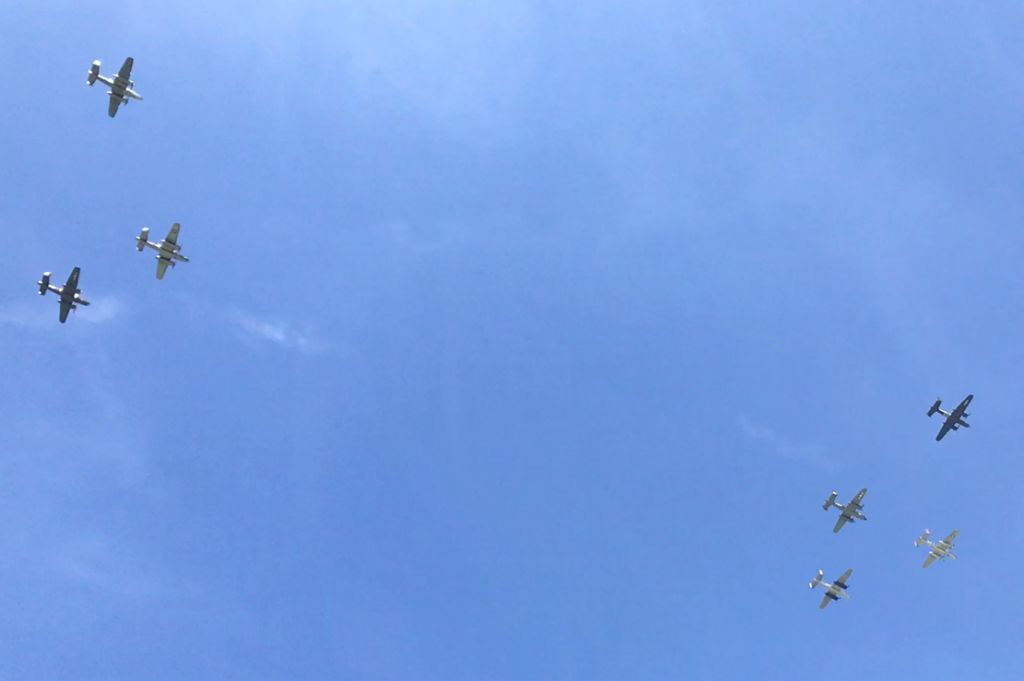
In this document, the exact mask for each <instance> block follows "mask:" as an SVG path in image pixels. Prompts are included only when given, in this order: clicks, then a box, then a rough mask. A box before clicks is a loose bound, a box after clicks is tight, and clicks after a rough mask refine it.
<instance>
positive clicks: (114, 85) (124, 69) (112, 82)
mask: <svg viewBox="0 0 1024 681" xmlns="http://www.w3.org/2000/svg"><path fill="white" fill-rule="evenodd" d="M134 63H135V60H134V59H132V58H131V57H128V58H127V59H125V60H124V64H123V65H122V66H121V70H120V71H118V72H117V75H116V76H114V77H113V78H111V77H109V76H104V75H100V60H99V59H97V60H96V61H94V62H93V63H92V66H91V67H90V68H89V78H88V80H86V81H85V82H87V83H88V84H89V85H90V86H92V84H93V83H95V82H96V81H97V80H98V81H99V82H101V83H103V84H104V85H106V86H108V87H109V88H110V89H109V90H107V94H108V95H109V96H110V102H109V104H108V105H107V114H109V116H110V117H111V118H113V117H114V116H116V115H117V108H118V107H119V106H121V105H122V104H127V103H128V100H129V99H138V100H141V99H142V95H140V94H139V93H138V92H136V91H135V90H133V89H132V87H133V86H134V85H135V83H134V82H133V81H132V80H131V75H132V64H134Z"/></svg>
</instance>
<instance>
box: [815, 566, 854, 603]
mask: <svg viewBox="0 0 1024 681" xmlns="http://www.w3.org/2000/svg"><path fill="white" fill-rule="evenodd" d="M851 574H853V568H850V569H849V570H847V571H846V572H844V573H843V574H841V575H839V579H837V580H836V581H834V582H832V583H831V584H829V583H828V582H825V581H823V580H822V578H823V577H824V576H825V571H824V570H818V574H816V575H815V576H814V579H812V580H811V582H810V584H808V585H807V586H809V587H810V588H812V589H813V588H814V587H816V586H820V587H821V588H822V589H824V590H825V595H824V596H823V597H822V599H821V605H819V606H818V607H819V608H824V607H825V606H826V605H828V604H829V603H830V602H832V601H838V600H839V599H840V598H849V597H850V594H848V593H846V580H848V579H849V578H850V575H851Z"/></svg>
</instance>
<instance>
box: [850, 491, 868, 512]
mask: <svg viewBox="0 0 1024 681" xmlns="http://www.w3.org/2000/svg"><path fill="white" fill-rule="evenodd" d="M867 493H868V488H867V487H865V488H864V489H862V490H861V491H859V492H857V496H855V497H854V498H853V499H850V503H848V504H847V505H846V507H847V508H849V509H850V510H856V509H859V508H860V502H862V501H864V495H865V494H867Z"/></svg>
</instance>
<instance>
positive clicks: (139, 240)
mask: <svg viewBox="0 0 1024 681" xmlns="http://www.w3.org/2000/svg"><path fill="white" fill-rule="evenodd" d="M148 241H149V227H143V228H142V231H141V232H139V235H138V236H137V237H135V248H137V249H138V250H139V253H142V251H143V250H144V249H145V248H146V243H147V242H148Z"/></svg>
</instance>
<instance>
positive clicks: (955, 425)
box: [928, 395, 974, 442]
mask: <svg viewBox="0 0 1024 681" xmlns="http://www.w3.org/2000/svg"><path fill="white" fill-rule="evenodd" d="M973 399H974V395H968V396H967V397H965V398H964V401H963V402H961V403H960V404H958V405H957V407H956V409H954V410H953V411H951V412H949V411H945V410H944V409H940V408H939V407H940V405H941V404H942V398H941V397H940V398H939V399H937V400H935V404H933V405H932V406H931V409H929V410H928V416H929V417H931V416H932V415H933V414H935V413H936V412H937V413H939V414H941V415H942V416H945V417H946V421H945V423H943V424H942V428H940V429H939V434H938V435H936V436H935V441H936V442H938V441H939V440H941V439H942V438H944V437H946V433H948V432H949V431H950V430H959V429H960V427H961V426H963V427H964V428H970V427H971V424H969V423H967V421H964V419H965V418H967V417H968V416H970V414H968V413H967V405H969V404H970V403H971V400H973Z"/></svg>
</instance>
